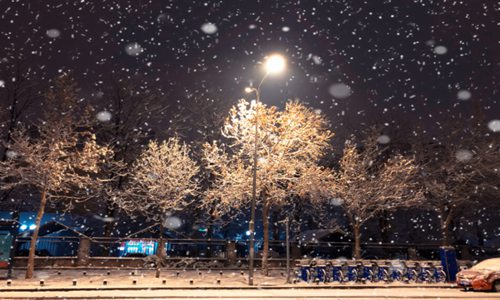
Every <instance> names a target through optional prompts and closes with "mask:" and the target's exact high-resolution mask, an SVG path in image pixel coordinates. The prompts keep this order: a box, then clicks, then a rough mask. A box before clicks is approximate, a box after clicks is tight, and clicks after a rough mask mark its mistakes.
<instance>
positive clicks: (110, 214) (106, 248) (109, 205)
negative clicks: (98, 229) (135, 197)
mask: <svg viewBox="0 0 500 300" xmlns="http://www.w3.org/2000/svg"><path fill="white" fill-rule="evenodd" d="M115 211H116V209H115V204H114V203H113V202H111V201H110V200H108V201H107V202H106V218H105V221H104V237H105V238H109V237H111V233H113V228H114V224H115V218H114V216H115ZM112 244H113V243H109V244H108V243H104V245H103V247H102V251H101V256H110V252H111V247H110V245H112Z"/></svg>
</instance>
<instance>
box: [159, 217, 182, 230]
mask: <svg viewBox="0 0 500 300" xmlns="http://www.w3.org/2000/svg"><path fill="white" fill-rule="evenodd" d="M163 226H164V227H165V228H168V229H178V228H180V227H181V226H182V220H181V219H179V218H178V217H175V216H170V217H168V218H166V219H165V221H164V222H163Z"/></svg>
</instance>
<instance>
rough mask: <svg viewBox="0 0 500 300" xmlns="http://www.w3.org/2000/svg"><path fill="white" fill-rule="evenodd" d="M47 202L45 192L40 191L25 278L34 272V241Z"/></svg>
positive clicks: (31, 275) (36, 238) (29, 277)
mask: <svg viewBox="0 0 500 300" xmlns="http://www.w3.org/2000/svg"><path fill="white" fill-rule="evenodd" d="M46 204H47V192H46V191H45V190H43V191H42V194H41V198H40V208H39V209H38V213H37V215H36V222H35V226H36V227H35V230H33V235H32V236H31V242H30V252H29V255H28V265H27V266H26V277H25V278H26V279H31V278H33V274H34V272H35V250H36V241H37V240H38V232H39V231H40V224H41V223H42V217H43V213H44V211H45V205H46Z"/></svg>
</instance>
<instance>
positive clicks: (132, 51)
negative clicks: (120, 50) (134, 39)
mask: <svg viewBox="0 0 500 300" xmlns="http://www.w3.org/2000/svg"><path fill="white" fill-rule="evenodd" d="M143 51H144V50H143V49H142V46H141V45H139V44H138V43H130V44H127V45H126V46H125V52H126V53H127V54H128V55H130V56H138V55H139V54H141V53H142V52H143Z"/></svg>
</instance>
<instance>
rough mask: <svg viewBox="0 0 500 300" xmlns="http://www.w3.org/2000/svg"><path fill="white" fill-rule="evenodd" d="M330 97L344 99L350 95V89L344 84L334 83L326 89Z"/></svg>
mask: <svg viewBox="0 0 500 300" xmlns="http://www.w3.org/2000/svg"><path fill="white" fill-rule="evenodd" d="M328 91H329V92H330V95H332V96H333V97H335V98H339V99H344V98H347V97H349V96H351V94H352V90H351V87H350V86H348V85H347V84H345V83H334V84H332V85H331V86H330V88H329V89H328Z"/></svg>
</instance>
